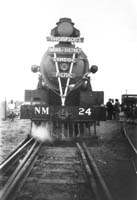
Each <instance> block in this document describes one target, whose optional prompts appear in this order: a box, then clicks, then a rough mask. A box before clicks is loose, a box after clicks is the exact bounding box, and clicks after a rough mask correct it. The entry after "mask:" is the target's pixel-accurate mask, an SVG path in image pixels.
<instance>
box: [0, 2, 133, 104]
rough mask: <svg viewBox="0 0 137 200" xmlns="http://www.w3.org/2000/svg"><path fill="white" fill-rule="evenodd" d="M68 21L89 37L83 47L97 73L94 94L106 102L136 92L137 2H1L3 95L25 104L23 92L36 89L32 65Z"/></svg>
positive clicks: (0, 86)
mask: <svg viewBox="0 0 137 200" xmlns="http://www.w3.org/2000/svg"><path fill="white" fill-rule="evenodd" d="M62 17H69V18H71V19H72V21H73V22H74V23H75V27H76V28H78V29H79V30H80V32H81V37H84V38H85V41H84V44H80V45H78V44H77V46H80V47H82V48H83V50H84V52H85V53H86V54H87V56H88V59H89V63H90V65H93V64H96V65H98V68H99V71H98V72H97V73H96V74H95V75H94V76H93V77H92V87H93V89H94V90H101V91H104V93H105V101H106V100H107V98H109V97H111V98H120V97H121V94H123V93H125V92H126V90H127V93H136V94H137V84H136V82H137V81H136V80H137V72H136V71H137V70H136V69H137V1H136V0H84V1H83V0H75V1H74V0H73V1H72V0H69V1H65V0H64V1H63V0H52V1H46V0H12V1H10V0H3V1H2V0H1V1H0V55H1V56H0V65H1V67H0V69H1V72H0V95H1V98H4V97H6V98H7V99H14V100H23V95H24V90H25V89H35V88H36V85H37V75H36V74H33V73H32V72H31V70H30V68H31V65H33V64H37V65H39V64H40V61H41V58H42V56H43V54H44V52H45V51H46V50H47V48H48V46H52V43H49V42H47V41H46V36H49V35H50V31H51V29H52V28H54V27H55V26H56V22H57V21H58V20H59V18H62Z"/></svg>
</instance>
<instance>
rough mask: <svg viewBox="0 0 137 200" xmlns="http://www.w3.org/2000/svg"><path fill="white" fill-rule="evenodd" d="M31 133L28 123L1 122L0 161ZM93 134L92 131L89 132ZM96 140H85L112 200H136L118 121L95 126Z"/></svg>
mask: <svg viewBox="0 0 137 200" xmlns="http://www.w3.org/2000/svg"><path fill="white" fill-rule="evenodd" d="M29 131H30V121H27V120H19V119H15V121H13V122H11V121H1V123H0V141H1V142H0V162H2V160H3V159H4V158H6V157H7V156H8V155H9V154H10V152H12V150H13V149H15V148H16V146H17V145H18V144H19V143H20V142H21V141H22V139H23V138H25V137H26V135H27V134H28V133H29ZM91 131H92V129H91ZM97 136H98V140H97V141H96V142H93V141H92V139H91V140H88V142H87V145H88V146H89V147H90V151H91V154H92V155H93V157H94V159H95V161H96V164H97V166H98V167H99V169H100V171H101V174H102V176H103V178H104V179H105V182H106V184H107V186H108V187H109V190H110V192H111V193H112V195H113V197H114V200H136V199H137V190H136V188H137V177H136V176H137V175H136V174H135V172H134V170H133V165H132V155H131V152H130V150H129V146H128V142H127V141H126V138H125V137H124V134H123V132H122V123H121V122H118V121H113V120H112V121H106V122H101V123H100V126H97Z"/></svg>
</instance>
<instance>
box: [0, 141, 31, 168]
mask: <svg viewBox="0 0 137 200" xmlns="http://www.w3.org/2000/svg"><path fill="white" fill-rule="evenodd" d="M32 140H33V139H32V138H31V139H29V140H28V141H26V143H24V141H23V142H22V143H21V144H20V145H19V147H17V149H16V150H15V151H14V152H12V154H11V155H10V156H8V158H7V159H6V160H4V161H3V162H2V164H0V171H2V170H4V168H6V167H7V166H8V165H9V163H10V162H11V161H12V159H14V158H15V157H16V156H17V155H19V153H20V152H21V151H22V150H23V149H24V148H25V147H26V146H27V145H29V144H30V143H31V142H32Z"/></svg>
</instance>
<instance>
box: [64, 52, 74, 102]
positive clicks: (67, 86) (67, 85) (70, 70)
mask: <svg viewBox="0 0 137 200" xmlns="http://www.w3.org/2000/svg"><path fill="white" fill-rule="evenodd" d="M75 56H76V54H75V53H73V56H72V61H71V65H70V69H69V74H71V73H72V69H73V64H74V62H73V60H75ZM69 82H70V76H69V77H68V78H67V83H66V88H65V92H64V97H65V98H66V96H67V92H68V88H69Z"/></svg>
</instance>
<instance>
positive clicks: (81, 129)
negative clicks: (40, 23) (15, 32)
mask: <svg viewBox="0 0 137 200" xmlns="http://www.w3.org/2000/svg"><path fill="white" fill-rule="evenodd" d="M47 41H48V42H55V43H56V44H55V45H54V46H52V47H49V48H48V50H47V51H46V52H45V54H44V55H43V57H42V60H41V63H40V66H37V65H32V67H31V70H32V72H34V73H36V72H37V73H38V74H39V80H38V85H37V89H36V90H25V103H24V105H22V106H21V119H30V120H31V121H32V123H35V124H36V125H37V126H40V125H41V123H52V130H53V133H54V136H55V137H56V138H58V137H60V138H62V137H76V136H85V129H86V130H89V134H90V127H91V126H92V125H94V127H96V122H98V121H104V120H106V109H105V107H104V106H102V105H103V103H104V92H103V91H93V90H92V87H91V83H90V74H91V73H96V72H97V70H98V67H97V66H96V65H92V66H91V68H90V67H89V62H88V58H87V56H86V54H85V53H84V52H83V51H82V49H81V48H79V47H77V46H76V43H82V42H84V38H82V37H80V31H79V30H78V29H76V28H75V27H74V23H73V22H72V20H71V19H70V18H61V19H60V20H59V22H57V23H56V27H55V28H53V29H52V30H51V34H50V36H48V37H47ZM94 130H95V129H94Z"/></svg>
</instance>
